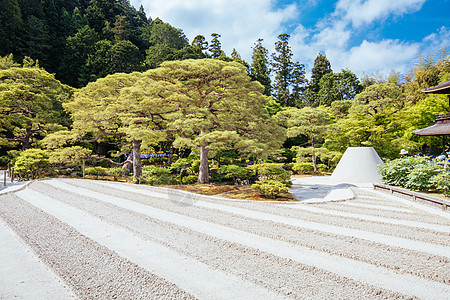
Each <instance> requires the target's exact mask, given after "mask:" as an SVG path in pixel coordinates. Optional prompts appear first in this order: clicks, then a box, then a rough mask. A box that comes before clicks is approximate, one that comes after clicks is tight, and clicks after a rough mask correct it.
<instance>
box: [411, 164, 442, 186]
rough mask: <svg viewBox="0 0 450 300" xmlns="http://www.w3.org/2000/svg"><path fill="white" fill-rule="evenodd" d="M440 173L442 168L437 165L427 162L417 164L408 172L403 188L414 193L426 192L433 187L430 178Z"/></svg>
mask: <svg viewBox="0 0 450 300" xmlns="http://www.w3.org/2000/svg"><path fill="white" fill-rule="evenodd" d="M442 171H444V170H443V168H442V167H441V166H439V165H437V164H433V163H429V162H424V163H421V164H417V165H415V166H414V168H413V169H412V170H411V171H410V172H409V174H408V176H407V182H406V184H405V187H406V188H409V189H412V190H416V191H428V190H429V189H431V188H433V187H434V186H433V183H432V182H431V178H433V177H434V176H435V175H436V174H437V173H438V172H442Z"/></svg>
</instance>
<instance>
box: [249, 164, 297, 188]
mask: <svg viewBox="0 0 450 300" xmlns="http://www.w3.org/2000/svg"><path fill="white" fill-rule="evenodd" d="M250 168H252V169H253V170H255V171H256V173H257V175H258V176H259V180H261V181H262V180H276V181H280V182H282V183H284V184H285V185H286V186H288V187H290V186H292V182H291V175H292V174H291V172H290V171H287V170H285V169H283V167H282V166H281V165H280V164H272V163H267V164H257V165H253V166H251V167H250Z"/></svg>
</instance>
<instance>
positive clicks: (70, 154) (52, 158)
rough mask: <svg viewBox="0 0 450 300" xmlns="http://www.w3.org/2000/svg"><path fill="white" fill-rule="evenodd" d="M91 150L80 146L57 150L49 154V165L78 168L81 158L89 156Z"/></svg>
mask: <svg viewBox="0 0 450 300" xmlns="http://www.w3.org/2000/svg"><path fill="white" fill-rule="evenodd" d="M91 153H92V150H90V149H86V148H83V147H80V146H73V147H67V148H58V149H56V150H54V151H52V152H50V153H49V163H50V164H58V165H72V166H80V165H81V162H82V159H83V157H85V156H89V155H91Z"/></svg>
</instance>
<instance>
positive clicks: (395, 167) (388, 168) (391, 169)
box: [378, 157, 428, 186]
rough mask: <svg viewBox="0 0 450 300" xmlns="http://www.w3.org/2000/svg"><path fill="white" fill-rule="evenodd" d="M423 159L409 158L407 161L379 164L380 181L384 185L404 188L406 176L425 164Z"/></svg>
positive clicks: (425, 160) (397, 160)
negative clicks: (416, 167)
mask: <svg viewBox="0 0 450 300" xmlns="http://www.w3.org/2000/svg"><path fill="white" fill-rule="evenodd" d="M427 162H428V161H427V159H426V158H423V157H409V158H407V159H404V158H401V159H395V160H391V161H388V162H385V163H383V164H381V165H380V166H379V167H378V169H379V171H380V174H381V176H382V180H383V182H384V183H386V184H391V185H397V186H406V182H407V181H408V174H409V173H410V172H411V170H413V169H414V168H415V166H417V165H419V164H425V163H427Z"/></svg>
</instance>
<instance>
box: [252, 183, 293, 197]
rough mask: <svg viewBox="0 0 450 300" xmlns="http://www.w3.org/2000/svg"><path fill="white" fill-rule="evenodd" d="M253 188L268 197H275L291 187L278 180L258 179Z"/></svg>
mask: <svg viewBox="0 0 450 300" xmlns="http://www.w3.org/2000/svg"><path fill="white" fill-rule="evenodd" d="M252 188H254V189H256V190H258V191H259V192H260V193H261V194H263V195H264V197H266V198H270V199H275V198H276V197H277V195H278V194H282V193H287V192H289V187H287V186H286V185H285V184H283V183H282V182H280V181H278V180H272V179H266V180H263V181H257V182H256V183H255V184H253V185H252Z"/></svg>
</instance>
